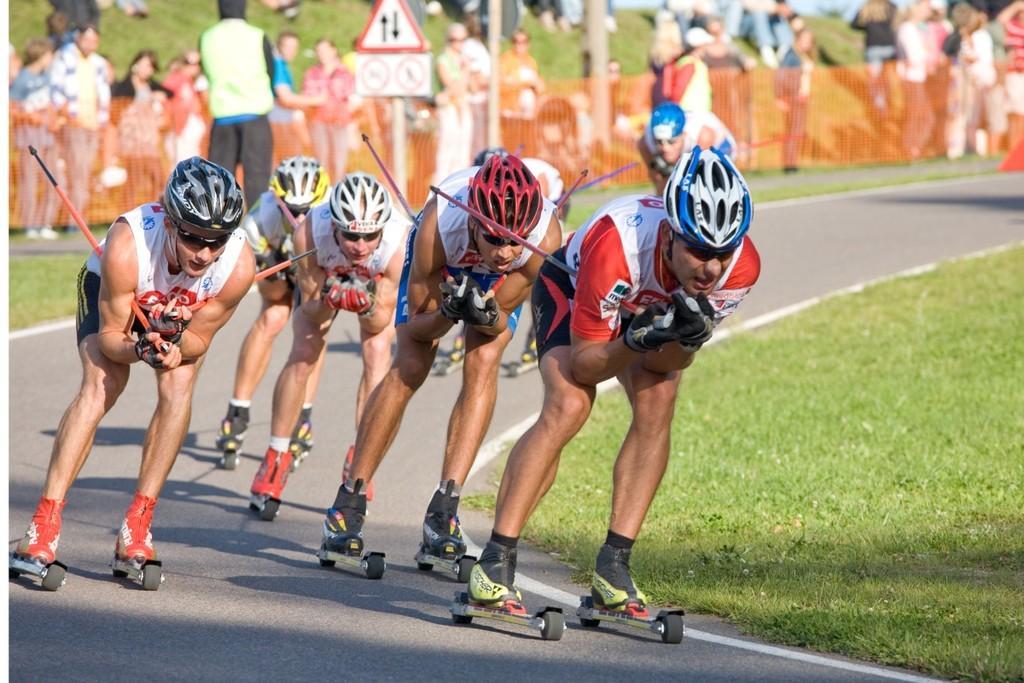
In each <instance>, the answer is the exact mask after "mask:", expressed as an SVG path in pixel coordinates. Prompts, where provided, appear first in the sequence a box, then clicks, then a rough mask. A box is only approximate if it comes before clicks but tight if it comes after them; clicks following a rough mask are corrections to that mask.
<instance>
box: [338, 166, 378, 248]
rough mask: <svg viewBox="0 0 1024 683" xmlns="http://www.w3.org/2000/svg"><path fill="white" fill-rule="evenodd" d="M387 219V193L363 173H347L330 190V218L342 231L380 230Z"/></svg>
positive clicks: (374, 179)
mask: <svg viewBox="0 0 1024 683" xmlns="http://www.w3.org/2000/svg"><path fill="white" fill-rule="evenodd" d="M390 218H391V195H390V194H388V191H387V190H386V189H384V186H383V185H381V184H380V183H379V182H377V179H376V178H374V177H373V176H372V175H369V174H367V173H349V174H348V175H346V176H345V178H344V179H343V180H340V181H338V183H337V184H336V185H335V186H334V189H333V190H332V191H331V219H332V220H333V221H334V223H335V224H336V225H337V226H338V227H340V228H341V229H342V230H345V231H346V232H357V233H363V234H369V233H374V232H377V231H378V230H382V229H383V228H384V224H385V223H387V222H388V219H390Z"/></svg>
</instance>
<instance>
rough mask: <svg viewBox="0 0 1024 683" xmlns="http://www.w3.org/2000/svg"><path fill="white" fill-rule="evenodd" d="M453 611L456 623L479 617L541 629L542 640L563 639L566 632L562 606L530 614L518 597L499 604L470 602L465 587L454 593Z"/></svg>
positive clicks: (546, 608)
mask: <svg viewBox="0 0 1024 683" xmlns="http://www.w3.org/2000/svg"><path fill="white" fill-rule="evenodd" d="M451 615H452V621H453V622H454V623H456V624H469V623H472V621H473V619H474V618H480V619H494V620H497V621H504V622H505V623H508V624H515V625H517V626H525V627H527V628H531V629H534V630H536V631H539V632H540V637H541V639H542V640H561V639H562V634H563V633H564V632H565V615H563V614H562V610H561V608H558V607H545V608H544V609H542V610H540V611H539V612H537V613H535V614H532V615H531V614H530V613H529V612H527V611H526V608H525V607H523V605H522V603H520V602H518V601H516V600H507V601H505V602H504V603H499V604H498V605H481V604H478V603H474V602H470V600H469V594H468V593H466V592H462V591H460V592H457V593H455V599H454V601H453V602H452V606H451Z"/></svg>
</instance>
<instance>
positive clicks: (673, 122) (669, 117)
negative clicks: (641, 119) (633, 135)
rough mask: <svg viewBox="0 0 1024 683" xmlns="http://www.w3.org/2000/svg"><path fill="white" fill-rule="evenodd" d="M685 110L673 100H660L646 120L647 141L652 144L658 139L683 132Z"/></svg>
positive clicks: (676, 135) (673, 136)
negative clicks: (649, 118) (648, 119)
mask: <svg viewBox="0 0 1024 683" xmlns="http://www.w3.org/2000/svg"><path fill="white" fill-rule="evenodd" d="M685 127H686V112H684V111H683V109H682V107H680V106H679V105H678V104H675V103H674V102H662V103H661V104H659V105H658V106H657V107H655V108H654V111H652V112H651V120H650V121H648V122H647V130H646V131H645V132H646V134H647V141H648V142H650V143H651V145H652V146H653V145H654V143H655V142H657V141H658V140H671V139H672V138H676V137H679V136H680V135H682V134H683V128H685Z"/></svg>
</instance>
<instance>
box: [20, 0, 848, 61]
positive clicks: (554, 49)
mask: <svg viewBox="0 0 1024 683" xmlns="http://www.w3.org/2000/svg"><path fill="white" fill-rule="evenodd" d="M9 7H10V10H9V11H10V40H11V42H12V43H13V44H14V46H15V47H17V48H18V49H19V50H20V49H21V48H22V47H24V45H25V42H26V41H27V40H28V39H29V38H32V37H37V36H43V35H45V19H46V16H47V15H48V14H49V13H50V11H51V8H50V4H49V3H48V2H46V0H11V2H10V5H9ZM149 7H150V16H149V17H148V18H147V19H133V18H130V17H127V16H125V15H124V14H123V13H122V12H121V11H120V10H119V9H117V8H116V7H111V8H110V9H107V10H104V11H103V15H102V18H101V20H100V30H101V32H102V39H101V44H100V52H101V53H103V54H104V55H105V56H106V57H107V58H109V59H110V60H111V61H112V62H113V64H114V68H115V70H116V72H117V77H118V78H122V77H124V75H125V72H126V71H127V68H128V64H129V62H130V61H131V58H132V56H133V55H135V54H136V53H137V52H139V51H140V50H147V49H153V50H156V52H157V55H158V56H159V58H160V66H161V67H164V66H165V65H166V63H167V62H169V61H170V60H171V58H173V57H174V56H176V55H178V54H180V53H182V52H183V51H185V50H187V49H190V48H195V47H196V46H197V45H198V41H199V34H200V33H202V31H203V30H204V29H205V28H207V27H209V26H210V25H212V24H213V23H215V22H216V21H217V3H216V2H213V0H174V1H173V2H172V1H171V0H150V2H149ZM370 7H371V4H370V2H368V1H366V0H320V1H312V0H309V1H307V2H304V3H303V4H302V12H301V14H300V15H299V17H298V18H297V19H295V20H294V21H288V20H287V19H285V18H284V17H283V16H282V15H280V14H278V13H276V12H273V11H271V10H269V9H267V8H266V7H264V6H263V5H262V4H260V3H259V2H256V1H255V0H253V1H251V2H249V13H248V18H249V21H250V22H251V23H253V24H255V25H257V26H260V27H261V28H263V29H265V30H266V31H267V32H268V34H269V35H270V36H271V38H272V39H273V37H275V36H276V35H277V33H278V32H279V31H281V30H283V29H285V28H290V29H291V30H293V31H295V32H296V33H298V34H299V36H300V38H301V40H302V46H303V51H302V53H301V54H300V55H299V57H298V58H297V59H296V60H295V64H293V72H294V73H295V74H296V76H297V77H301V74H302V73H303V72H304V71H305V70H306V69H307V68H308V67H310V66H312V65H313V64H314V59H313V52H312V48H313V43H314V42H315V41H316V40H317V39H319V38H321V37H325V36H326V37H328V38H331V39H333V40H334V41H335V43H336V44H337V45H338V48H339V50H341V51H342V52H346V51H348V50H349V49H351V46H352V44H353V41H354V40H355V39H356V38H357V37H358V35H359V33H360V31H361V30H362V28H363V25H364V24H365V22H366V19H367V17H368V16H369V12H370ZM455 16H456V15H455V11H454V9H453V7H452V6H451V5H449V4H446V5H445V14H443V15H441V16H438V17H427V21H426V24H425V26H424V33H425V34H426V36H427V39H428V40H429V41H430V43H431V45H432V46H433V49H434V51H435V52H437V51H439V50H440V49H441V48H442V47H443V46H444V31H445V28H446V27H447V26H448V24H449V23H451V22H452V21H455V18H454V17H455ZM616 19H617V21H618V25H619V30H618V31H617V32H616V33H613V34H610V36H609V47H610V54H611V56H612V57H613V58H615V59H618V60H619V62H621V63H622V66H623V73H624V74H627V75H628V74H638V73H642V72H643V71H644V70H645V69H646V68H647V47H648V44H649V41H650V35H651V30H652V27H653V25H654V12H653V10H620V11H618V12H616ZM808 23H809V25H810V26H811V28H812V30H813V31H814V32H815V35H816V36H817V37H818V42H819V49H820V51H821V55H822V61H823V62H824V63H826V64H850V63H855V62H857V61H859V60H860V52H861V44H862V40H861V36H860V35H859V34H856V33H854V32H853V31H851V30H850V29H849V28H848V27H847V26H846V24H845V22H843V21H842V20H841V19H835V18H822V17H811V18H808ZM523 27H524V28H525V29H526V30H527V31H528V32H529V33H530V35H531V37H532V43H531V52H532V54H533V55H534V57H536V58H537V61H538V63H539V64H540V70H541V75H542V76H543V77H544V78H545V79H549V80H551V79H563V78H578V77H579V76H580V75H581V73H582V62H581V58H580V53H581V47H582V40H583V35H582V32H581V31H580V30H579V29H574V30H572V31H570V32H568V33H562V32H561V31H556V32H553V33H549V32H548V31H546V30H545V29H544V28H543V27H542V26H541V24H540V22H538V21H537V18H536V17H535V16H533V15H532V14H529V13H527V16H526V17H525V19H524V21H523ZM740 45H741V47H742V48H743V49H744V50H745V51H747V52H749V53H750V54H751V55H754V54H755V51H754V50H753V49H752V48H751V47H750V46H749V45H747V44H746V43H745V42H743V41H740ZM161 73H163V72H161Z"/></svg>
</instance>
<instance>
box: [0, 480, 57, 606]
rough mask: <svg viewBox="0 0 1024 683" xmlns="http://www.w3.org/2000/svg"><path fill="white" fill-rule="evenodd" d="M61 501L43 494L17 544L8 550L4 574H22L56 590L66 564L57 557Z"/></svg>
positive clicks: (49, 588)
mask: <svg viewBox="0 0 1024 683" xmlns="http://www.w3.org/2000/svg"><path fill="white" fill-rule="evenodd" d="M63 509H64V501H62V500H60V501H58V500H50V499H48V498H43V499H42V500H40V501H39V506H38V507H37V508H36V513H35V514H34V515H33V516H32V522H31V523H30V524H29V526H28V530H27V531H26V532H25V536H24V537H23V538H22V539H21V542H20V543H18V547H17V548H16V549H15V550H14V552H12V553H11V555H10V558H9V562H8V567H9V569H8V576H9V578H11V579H17V578H18V577H19V576H21V575H22V574H26V575H28V576H34V577H35V578H37V579H39V581H40V585H41V586H42V587H43V590H47V591H56V590H58V589H59V588H60V587H61V586H63V585H64V584H65V583H66V582H67V572H68V568H67V565H65V564H63V563H61V562H58V561H57V543H58V542H59V541H60V526H61V517H60V514H61V510H63Z"/></svg>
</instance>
